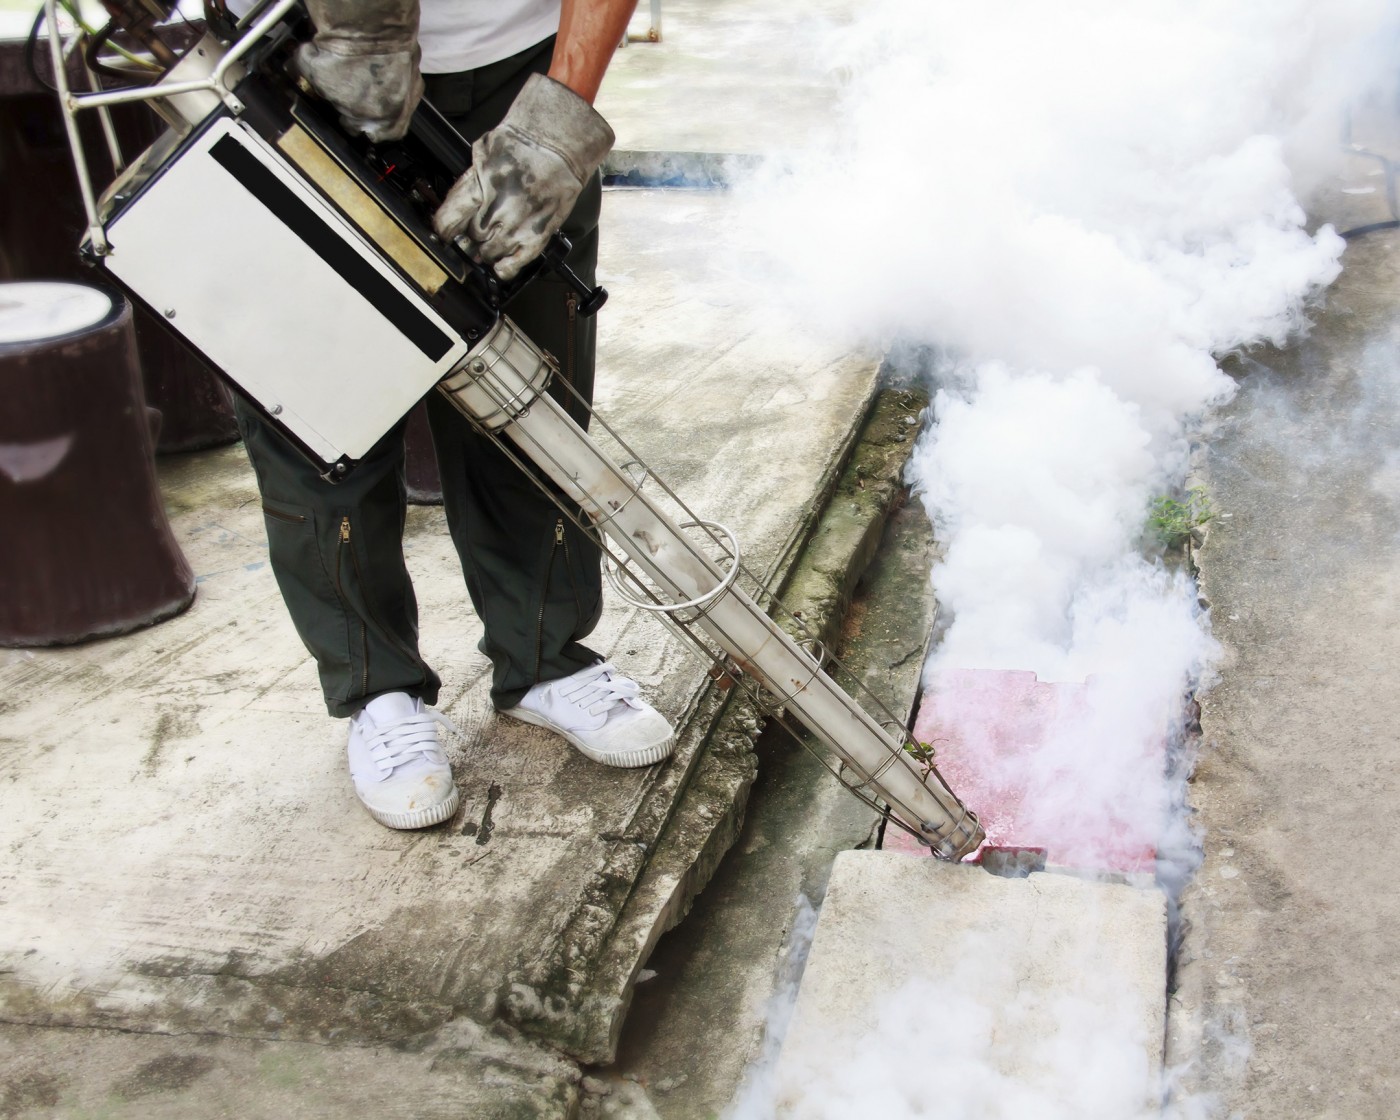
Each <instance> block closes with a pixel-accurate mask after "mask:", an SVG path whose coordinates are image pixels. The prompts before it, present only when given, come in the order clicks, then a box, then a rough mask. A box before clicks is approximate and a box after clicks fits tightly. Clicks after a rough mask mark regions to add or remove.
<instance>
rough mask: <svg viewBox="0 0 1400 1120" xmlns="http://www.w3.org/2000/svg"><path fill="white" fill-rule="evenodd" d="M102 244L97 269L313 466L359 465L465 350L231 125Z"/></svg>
mask: <svg viewBox="0 0 1400 1120" xmlns="http://www.w3.org/2000/svg"><path fill="white" fill-rule="evenodd" d="M176 231H184V232H185V234H186V236H187V237H192V238H194V239H195V240H196V241H197V247H195V248H194V249H192V247H191V246H190V244H189V243H188V241H187V240H186V238H185V237H181V236H178V235H173V234H175V233H176ZM107 237H108V241H109V243H110V245H111V251H110V254H109V256H108V258H107V260H106V262H105V263H106V267H107V269H108V270H109V271H110V272H111V273H112V274H113V275H114V276H116V277H117V278H118V279H119V280H120V281H121V282H122V283H123V284H124V285H125V286H126V287H128V288H129V289H130V290H131V291H132V292H135V293H136V294H137V295H139V296H140V297H141V298H142V299H143V300H144V301H145V302H146V303H147V304H149V305H150V306H151V308H152V309H154V310H155V311H156V312H158V313H160V314H163V315H165V316H166V317H167V318H168V319H170V320H172V324H171V325H172V326H174V327H175V328H176V329H177V330H178V331H179V332H180V334H182V335H184V337H185V338H187V339H188V340H189V341H190V342H191V343H193V344H194V345H195V346H196V347H197V348H198V349H199V350H200V351H201V352H202V353H203V354H204V355H205V356H206V357H207V358H209V360H210V361H211V362H213V363H214V364H215V365H216V366H218V367H219V368H220V369H221V370H223V372H224V373H225V374H226V375H227V376H228V378H229V379H230V380H232V381H233V382H234V383H236V384H237V385H238V386H239V387H240V388H241V389H242V390H243V391H244V392H245V393H246V394H247V395H248V396H250V397H252V398H253V399H254V400H255V401H257V402H258V403H259V404H260V405H262V407H263V408H264V409H266V411H267V412H268V414H269V415H271V416H274V417H276V418H277V420H278V421H280V422H281V423H282V424H283V425H284V426H285V427H286V428H287V429H289V430H290V431H291V432H292V434H293V435H295V436H296V437H297V438H298V439H299V440H301V441H302V442H303V443H304V444H306V446H307V447H308V448H309V449H310V450H311V451H313V452H314V453H315V454H316V455H317V456H318V457H319V458H321V459H323V460H325V461H326V462H328V463H330V462H335V461H337V460H339V459H342V458H350V459H358V458H360V457H361V456H363V455H364V454H365V452H367V451H368V450H369V449H370V448H371V447H372V446H373V445H374V443H375V441H376V440H378V439H379V438H380V437H381V436H382V435H383V434H384V432H385V431H386V430H387V427H388V425H386V423H385V420H386V418H388V422H389V425H391V424H392V423H393V422H394V421H395V420H397V418H398V417H400V416H402V415H403V414H404V413H406V412H407V411H408V410H409V409H410V408H412V407H413V405H414V404H415V403H416V402H417V401H418V400H420V399H421V398H422V396H423V394H425V393H426V392H428V391H429V390H430V389H431V388H432V387H433V386H434V385H435V384H436V383H437V382H438V381H439V380H441V379H442V377H443V376H444V375H445V374H447V373H448V371H450V370H451V369H452V368H453V367H454V366H456V365H457V364H458V363H459V362H460V361H461V360H462V358H463V357H464V356H465V355H466V353H467V350H468V345H467V343H466V342H465V341H464V340H463V339H461V338H458V337H456V335H455V332H453V331H452V330H451V328H449V327H448V325H447V323H445V322H444V321H443V320H442V318H441V317H440V316H439V315H438V314H437V313H436V312H435V311H434V310H433V309H432V308H431V307H430V306H429V305H428V304H427V303H426V302H425V301H424V300H423V299H422V298H421V297H420V296H419V295H418V293H417V292H415V291H414V289H413V288H412V287H411V286H410V285H409V284H407V283H406V282H405V281H403V280H402V279H400V277H399V276H398V275H397V274H396V273H395V272H394V271H393V270H392V269H390V268H388V267H387V266H386V265H385V264H384V262H383V261H382V260H381V258H380V256H379V254H378V253H377V252H376V251H375V249H374V248H373V247H372V246H371V245H369V244H368V243H367V242H366V241H365V240H364V239H363V238H362V237H361V235H360V233H359V231H358V230H356V229H355V228H354V227H353V226H351V225H350V224H349V223H348V222H346V221H345V219H343V218H342V217H341V216H340V215H339V214H338V213H337V212H336V211H335V210H334V209H332V207H331V206H329V205H328V204H327V203H326V202H324V201H323V200H322V199H321V197H320V196H319V195H318V194H317V193H316V192H315V191H313V190H312V189H311V188H310V187H308V186H307V185H306V183H305V182H304V181H303V180H302V179H301V178H300V176H298V175H296V174H295V173H294V172H293V171H292V170H291V169H290V168H289V167H288V165H287V163H286V161H285V160H284V159H283V158H282V157H281V156H280V154H279V153H278V152H276V151H275V150H274V149H273V148H272V147H271V146H270V145H268V144H267V143H266V142H265V141H264V140H262V139H261V138H260V137H258V136H256V135H254V134H253V133H252V132H251V131H250V130H248V129H245V128H244V127H242V126H241V125H240V124H239V123H238V122H237V121H236V120H233V119H227V120H221V121H218V122H216V123H215V125H214V127H213V128H211V129H210V130H209V131H208V132H207V133H206V134H205V135H204V136H202V137H200V139H199V141H198V142H197V143H196V145H195V146H194V147H193V148H192V149H191V150H190V151H188V152H187V153H186V154H185V155H184V156H182V157H181V159H180V160H179V161H178V162H176V163H175V164H173V165H172V166H171V167H169V168H168V169H166V170H165V171H164V173H163V174H162V175H161V176H160V178H159V179H157V180H156V181H155V182H153V183H152V184H151V186H150V188H149V189H148V190H147V191H145V192H144V193H142V194H141V195H140V196H139V197H138V198H137V199H136V200H135V201H134V202H133V203H132V204H131V205H129V206H127V207H126V208H125V209H123V210H122V211H121V212H120V213H119V214H118V215H117V216H116V218H115V219H114V220H113V221H112V222H111V223H110V224H109V225H108V226H107Z"/></svg>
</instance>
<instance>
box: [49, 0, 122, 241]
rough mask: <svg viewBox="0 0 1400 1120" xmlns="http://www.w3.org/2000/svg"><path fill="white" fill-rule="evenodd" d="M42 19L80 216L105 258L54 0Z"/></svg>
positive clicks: (105, 237)
mask: <svg viewBox="0 0 1400 1120" xmlns="http://www.w3.org/2000/svg"><path fill="white" fill-rule="evenodd" d="M44 19H45V21H47V23H48V28H49V57H50V58H51V59H52V60H53V80H54V83H55V85H57V87H58V98H59V104H60V105H61V107H62V109H63V126H64V128H66V129H67V130H68V150H69V151H70V152H71V153H72V155H73V170H74V171H75V172H77V175H78V193H79V194H80V195H81V196H82V200H83V212H84V214H86V216H87V222H88V236H89V237H90V238H91V239H92V248H93V252H95V253H97V255H98V256H105V255H106V253H107V252H108V251H109V250H110V248H111V246H110V244H109V243H108V241H107V234H106V232H105V231H104V230H103V228H102V223H101V222H100V221H99V220H98V217H97V196H96V194H94V192H93V189H92V176H91V174H90V173H89V172H88V165H87V156H85V155H84V154H83V141H82V137H81V136H80V135H79V134H78V118H77V112H76V108H75V107H74V106H73V105H72V98H73V94H72V91H71V90H70V88H69V86H68V66H67V63H66V61H65V60H64V57H63V40H62V38H61V34H60V32H59V29H58V3H57V0H44Z"/></svg>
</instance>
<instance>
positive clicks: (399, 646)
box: [337, 515, 428, 692]
mask: <svg viewBox="0 0 1400 1120" xmlns="http://www.w3.org/2000/svg"><path fill="white" fill-rule="evenodd" d="M340 543H341V544H342V545H343V546H344V547H346V548H349V549H350V566H351V567H352V568H354V569H355V582H356V583H357V584H358V585H359V587H360V597H361V599H362V601H363V602H364V605H365V614H367V615H368V616H369V620H370V621H371V622H373V623H374V628H375V629H376V630H377V631H379V634H380V636H381V637H382V638H383V639H384V640H385V641H386V642H387V643H388V644H389V645H391V646H393V647H394V648H395V649H396V650H398V651H399V652H400V653H401V654H403V655H404V657H406V658H408V660H409V661H412V662H414V663H416V664H419V665H421V664H422V663H423V661H422V658H420V657H419V656H418V655H417V654H415V653H414V652H413V651H412V650H410V649H409V648H408V647H407V646H406V645H404V644H403V642H401V641H400V640H399V639H398V638H397V637H396V636H395V635H394V634H393V632H392V631H390V629H389V628H388V627H387V626H385V625H384V623H382V622H381V621H380V620H379V616H378V615H377V614H375V613H374V608H373V607H372V606H370V601H369V596H368V595H367V594H366V593H365V591H364V587H365V580H364V576H362V575H361V574H360V558H359V557H358V556H356V555H355V550H354V549H353V548H350V517H349V515H346V516H345V517H342V518H341V519H340ZM338 567H339V566H338V565H337V569H338ZM360 629H361V633H362V634H364V636H365V692H368V691H369V629H368V627H366V626H365V623H364V620H363V619H361V620H360ZM427 679H428V677H427V674H426V673H424V674H423V676H422V678H421V679H420V681H419V683H420V684H422V683H423V681H426V680H427Z"/></svg>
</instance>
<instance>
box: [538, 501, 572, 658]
mask: <svg viewBox="0 0 1400 1120" xmlns="http://www.w3.org/2000/svg"><path fill="white" fill-rule="evenodd" d="M560 545H563V546H564V548H565V549H567V548H568V547H569V546H568V544H567V543H566V542H565V541H564V519H563V518H562V517H561V518H559V520H558V521H556V522H555V523H554V545H553V547H551V548H550V550H549V561H548V562H547V563H546V564H545V566H544V582H543V583H542V584H541V586H540V617H539V620H538V622H537V624H536V626H535V684H539V683H540V670H541V669H542V668H544V613H545V609H546V608H547V607H548V605H549V577H550V576H551V575H552V574H553V573H554V556H555V554H556V553H557V552H558V551H559V546H560Z"/></svg>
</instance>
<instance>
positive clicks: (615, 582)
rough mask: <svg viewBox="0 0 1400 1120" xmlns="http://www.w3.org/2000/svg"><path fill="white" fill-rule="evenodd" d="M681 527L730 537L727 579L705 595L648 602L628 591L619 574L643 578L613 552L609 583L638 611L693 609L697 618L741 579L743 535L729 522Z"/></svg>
mask: <svg viewBox="0 0 1400 1120" xmlns="http://www.w3.org/2000/svg"><path fill="white" fill-rule="evenodd" d="M680 527H681V528H682V529H705V530H707V531H708V532H709V533H710V534H712V535H711V538H710V539H711V540H717V538H716V537H714V536H713V534H715V533H722V534H723V535H724V536H725V537H726V538H728V541H729V544H728V545H727V546H726V547H727V550H728V553H729V556H728V559H729V560H730V565H729V570H728V571H727V572H725V573H724V578H723V579H721V580H720V581H719V583H717V584H715V586H714V587H713V588H711V589H710V590H709V591H706V592H705V593H704V594H703V595H697V596H695V598H693V599H684V600H682V601H681V602H678V603H664V602H661V601H660V600H659V599H657V598H656V597H653V600H652V601H651V602H647V601H646V600H645V599H642V598H640V597H639V596H636V595H633V594H632V593H631V592H630V591H629V590H627V587H626V585H625V584H624V583H623V582H622V579H621V577H620V575H619V573H620V572H621V571H622V570H623V569H624V568H625V569H626V570H627V573H628V574H629V575H631V576H632V578H633V579H634V580H636V581H637V582H638V583H641V577H640V576H638V575H636V573H634V572H633V571H632V570H631V568H630V566H628V565H627V564H626V563H623V562H619V561H617V560H615V559H614V558H613V556H612V553H611V552H609V553H607V554H606V556H607V562H606V563H604V565H603V572H604V574H606V575H607V577H608V583H609V584H610V585H611V586H612V589H613V590H614V591H616V592H617V594H618V597H619V598H620V599H622V600H623V601H624V602H626V603H628V604H630V605H631V606H634V607H636V608H637V609H638V610H643V611H652V612H653V613H656V614H668V615H675V614H679V613H680V612H681V611H689V610H693V611H695V612H696V617H699V616H700V615H703V614H704V613H705V610H706V608H708V607H709V606H710V605H711V604H713V603H714V602H715V601H716V600H718V599H719V597H720V596H721V595H723V594H724V593H725V592H726V591H728V590H729V589H730V588H731V587H733V586H734V581H735V580H736V579H738V578H739V538H738V537H736V536H735V535H734V532H733V530H731V529H729V528H728V527H727V526H725V525H721V524H720V523H719V522H718V521H705V520H696V521H683V522H681V525H680ZM687 621H694V619H688V620H687Z"/></svg>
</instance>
